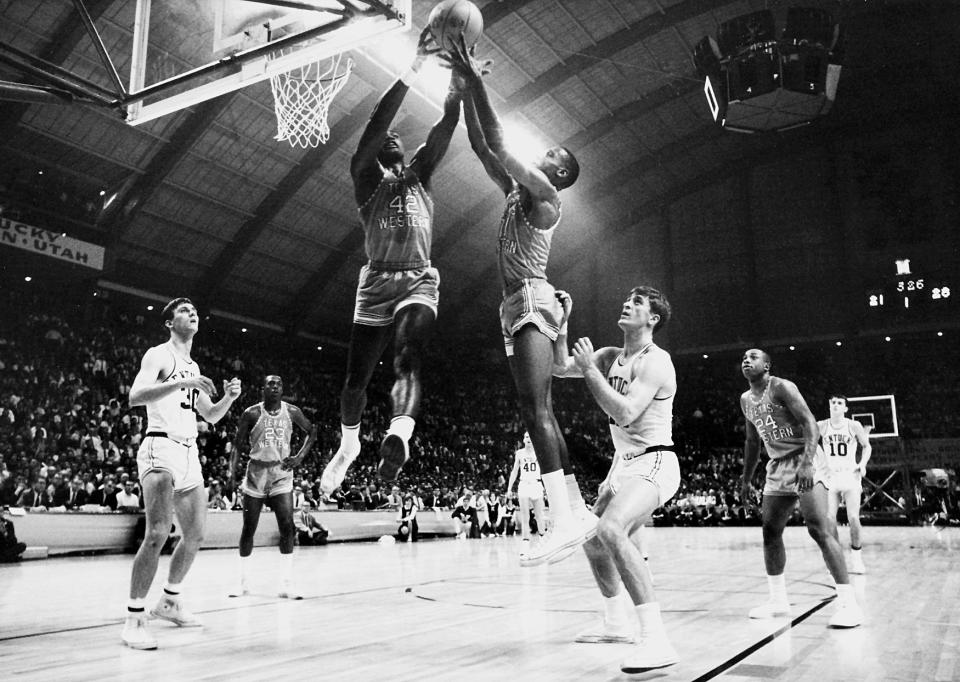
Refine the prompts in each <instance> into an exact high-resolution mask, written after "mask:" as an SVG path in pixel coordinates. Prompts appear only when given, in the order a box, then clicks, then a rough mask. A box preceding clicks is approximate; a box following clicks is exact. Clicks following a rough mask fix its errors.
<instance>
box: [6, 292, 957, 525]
mask: <svg viewBox="0 0 960 682" xmlns="http://www.w3.org/2000/svg"><path fill="white" fill-rule="evenodd" d="M0 297H2V300H0V315H2V316H3V319H4V320H5V321H6V324H4V326H3V327H2V328H0V505H11V506H13V505H19V506H25V507H28V508H34V509H36V508H41V507H42V508H66V509H74V508H90V507H89V506H86V507H85V505H94V506H95V507H106V508H108V509H111V510H114V509H121V510H122V509H129V510H135V509H137V508H138V507H141V506H142V500H140V499H139V489H138V485H137V481H136V452H137V448H138V446H139V444H140V440H141V438H142V437H143V432H144V430H145V423H144V422H145V413H144V411H143V409H142V408H133V409H131V408H130V407H129V406H128V404H127V395H128V393H129V390H130V384H131V382H132V380H133V378H134V376H135V375H136V372H137V370H138V367H139V361H140V358H141V357H142V355H143V352H144V351H145V350H146V349H147V348H148V347H149V346H151V345H156V344H158V343H161V342H163V341H164V340H165V339H166V333H165V329H164V328H163V327H162V325H161V324H160V321H159V315H158V313H157V312H156V311H154V312H152V313H149V314H148V313H147V312H146V311H143V310H142V309H140V310H139V311H134V309H132V308H128V307H124V306H123V305H120V304H119V303H115V302H112V301H109V300H103V297H100V298H93V299H91V300H88V301H86V302H84V303H82V304H76V303H74V304H70V305H67V304H62V305H57V303H56V302H54V301H51V300H50V299H49V297H46V298H45V297H44V296H43V295H41V294H36V295H35V297H34V298H33V299H31V298H30V297H29V296H25V295H24V294H23V292H16V293H15V292H7V293H4V294H0ZM148 315H149V316H148ZM14 320H16V322H15V323H14V322H13V321H14ZM217 324H218V321H216V320H204V321H203V322H202V325H201V333H200V335H199V336H198V337H197V343H196V345H195V346H194V350H193V355H194V358H195V359H196V360H197V362H198V363H199V364H200V366H201V368H202V370H203V372H204V374H205V375H206V376H209V377H211V378H213V379H214V383H215V384H218V383H219V381H220V380H221V379H226V378H230V377H232V376H237V377H239V378H240V379H241V380H242V381H243V385H244V392H243V395H242V396H241V398H240V400H239V402H238V405H239V406H242V407H246V406H247V405H250V404H252V403H254V402H257V401H258V400H259V399H260V395H259V387H260V385H261V382H262V379H263V377H264V376H265V375H266V374H268V373H270V374H280V375H281V376H282V377H283V379H284V385H285V390H286V395H285V396H284V399H285V400H287V401H289V402H292V403H294V404H296V405H298V406H299V407H300V408H301V409H302V410H303V411H304V413H305V414H306V415H307V416H308V418H310V419H311V420H312V421H314V422H315V423H316V424H317V425H318V427H319V428H318V440H317V444H316V446H315V448H314V451H313V452H312V453H311V455H310V456H309V457H308V458H307V459H306V460H305V461H304V463H303V464H302V466H300V467H299V468H298V469H297V470H296V472H295V496H296V497H297V499H296V501H295V504H296V506H295V508H298V509H299V508H300V507H301V505H302V504H303V501H304V500H306V503H307V504H308V505H310V507H311V508H317V507H320V506H322V504H323V503H322V501H321V499H320V498H321V495H320V491H319V477H320V473H321V472H322V470H323V466H324V465H325V464H326V462H327V461H328V460H329V459H330V457H331V456H332V455H333V453H334V452H335V450H336V447H337V445H338V441H339V434H340V429H339V424H338V417H337V415H338V401H339V390H340V382H341V381H342V371H343V362H342V358H340V357H337V356H336V354H323V353H319V352H318V351H317V350H316V347H315V346H308V345H305V344H304V345H303V347H293V344H291V342H290V341H289V340H286V339H285V340H284V342H283V343H278V342H277V340H276V339H273V338H271V337H269V336H265V335H264V336H260V337H254V336H253V335H247V336H244V335H242V334H240V333H239V332H236V331H233V330H228V329H226V328H225V327H224V325H223V323H222V322H220V323H219V324H220V325H221V326H220V327H218V326H217ZM465 356H467V358H469V356H471V354H470V353H466V354H465ZM470 362H471V361H470V360H469V359H466V358H465V357H456V358H452V357H449V356H447V355H445V354H440V353H439V352H437V353H435V354H434V355H431V356H430V357H429V358H428V359H427V364H428V366H429V368H430V369H429V371H428V372H424V375H425V376H424V397H423V404H422V410H421V415H420V417H419V419H418V423H417V429H416V431H415V434H414V437H413V440H412V443H411V445H412V447H411V452H412V454H413V459H412V460H411V461H410V462H409V463H408V464H407V466H406V467H405V468H404V470H403V472H402V474H401V477H400V480H399V481H398V483H397V485H396V486H394V487H392V489H390V490H386V489H380V488H379V487H378V484H379V481H378V479H377V476H376V459H377V456H378V455H377V452H378V447H377V446H378V444H379V442H380V439H381V438H382V437H383V429H384V428H385V426H386V425H387V424H388V422H389V390H390V384H391V381H392V375H391V373H390V372H389V369H390V367H389V363H385V364H384V367H382V368H380V369H378V372H377V373H376V374H375V376H374V379H373V381H372V382H371V385H370V389H369V391H370V395H369V401H368V407H367V409H366V410H365V412H364V415H363V421H362V428H361V434H362V435H361V438H362V442H363V444H364V447H363V450H362V453H361V455H360V457H359V458H358V459H357V461H356V462H355V463H354V464H353V465H352V467H351V469H350V471H349V473H348V478H347V480H346V481H345V482H344V486H343V488H342V490H340V491H338V492H337V493H336V494H335V495H334V496H333V499H332V500H331V501H330V502H331V503H335V504H336V505H337V507H339V508H346V509H389V510H399V509H400V508H401V506H402V501H403V495H405V494H409V495H411V496H413V497H414V499H415V500H417V502H418V504H422V505H424V508H437V509H446V510H452V509H454V508H455V507H456V506H457V502H458V500H462V498H463V497H464V491H465V489H469V490H473V491H482V490H487V491H489V492H488V495H490V496H491V499H495V500H497V504H498V505H501V506H502V508H503V510H504V513H503V514H502V516H499V518H502V519H506V518H507V517H508V516H510V514H507V513H506V510H507V508H508V506H509V505H511V504H512V499H511V498H510V497H509V495H506V494H507V493H508V492H509V491H507V490H506V483H507V478H508V476H509V472H510V470H511V467H512V464H513V456H514V452H515V450H516V449H517V448H518V447H519V446H520V442H521V439H522V434H523V426H522V423H521V421H520V417H519V413H518V411H517V407H516V401H515V396H514V392H513V387H512V384H511V383H510V380H509V372H508V369H507V367H506V362H505V361H504V360H503V359H502V358H501V359H500V360H499V362H500V363H501V364H502V367H501V366H490V365H489V364H484V365H482V366H481V363H480V362H479V361H475V362H476V363H477V366H472V365H471V364H470ZM675 362H676V364H677V370H678V379H679V387H678V394H677V398H676V402H675V441H676V443H677V449H678V454H679V456H680V461H681V471H682V473H683V480H682V483H681V487H680V491H679V492H678V494H677V496H676V497H675V498H674V500H672V501H671V502H670V503H669V504H668V505H667V506H666V507H665V508H664V509H661V510H658V512H657V515H656V519H655V520H656V522H657V523H662V524H676V525H729V524H743V523H754V522H756V521H757V519H756V511H755V509H754V508H753V507H752V505H750V504H746V505H745V504H743V502H742V501H741V500H740V499H739V489H740V484H739V476H740V471H741V448H742V443H743V435H744V434H743V422H742V417H741V415H740V412H739V407H738V401H737V399H738V396H739V395H740V393H741V392H742V391H743V390H744V388H745V386H746V384H745V382H744V380H743V377H742V376H741V375H740V373H739V355H738V354H735V353H729V354H728V355H727V357H716V358H710V359H708V358H700V357H699V356H697V357H690V356H680V357H676V358H675ZM775 363H776V367H775V370H774V371H775V372H777V373H782V374H783V375H784V376H786V377H788V378H791V379H793V380H794V381H795V382H796V383H797V384H798V386H799V387H800V389H801V391H802V393H803V394H804V395H805V396H806V398H807V401H808V403H809V404H810V406H811V408H812V409H813V411H814V413H815V414H816V415H817V416H818V417H820V418H823V417H825V416H826V409H825V407H826V398H827V395H828V392H829V391H832V390H841V391H842V392H844V393H847V394H860V395H863V394H878V393H879V394H886V393H893V394H896V396H897V400H898V409H899V413H900V428H901V433H902V434H903V435H904V436H906V437H909V438H916V437H956V436H958V435H960V424H958V422H957V417H956V415H957V414H958V412H960V398H958V396H957V392H956V390H955V386H956V383H957V379H958V378H960V377H958V376H957V374H958V372H960V369H958V368H960V346H958V345H957V344H955V343H950V342H948V341H946V340H943V339H940V338H939V337H934V336H933V335H930V338H928V339H916V340H915V341H912V342H909V343H906V342H904V343H900V344H882V343H879V342H873V343H870V342H866V341H864V342H861V343H860V344H858V345H857V346H856V347H855V348H848V347H844V348H843V350H842V351H840V350H839V349H838V350H837V351H830V350H817V351H808V352H797V353H788V352H786V351H784V352H783V353H782V354H778V355H776V356H775ZM918 367H922V368H923V371H922V372H920V371H918V370H917V369H916V368H918ZM554 405H555V411H556V414H557V418H558V421H559V423H560V425H561V428H562V429H563V431H564V435H565V438H566V440H567V443H568V448H569V450H570V454H571V459H572V461H573V462H574V463H575V470H576V474H577V477H578V480H579V481H580V483H581V487H582V488H583V492H584V496H585V498H587V500H588V502H589V501H591V500H592V499H593V498H594V496H595V494H596V489H597V486H598V484H599V483H600V481H601V480H602V479H603V478H604V477H605V475H606V472H607V469H608V467H609V456H610V452H611V448H610V443H609V432H608V427H607V418H606V416H605V415H604V414H603V413H602V412H601V411H600V410H599V409H598V408H597V407H596V405H595V403H594V401H593V399H592V397H591V396H590V395H589V393H588V391H587V390H586V388H585V387H584V385H583V382H579V381H557V382H555V389H554ZM240 412H241V410H240V409H234V410H232V411H231V413H230V414H228V415H227V417H225V418H224V419H223V420H222V421H221V422H220V423H218V424H217V425H215V426H209V425H207V424H205V423H203V422H201V424H200V429H201V430H200V434H199V436H198V446H199V451H200V458H201V463H202V465H203V471H204V475H205V477H206V483H207V488H208V496H209V500H210V505H211V507H212V508H214V509H224V510H229V509H237V508H239V506H240V500H239V499H238V498H239V496H238V495H237V492H236V490H235V489H234V488H233V487H232V486H230V485H229V482H228V481H226V479H225V477H226V474H227V471H228V462H229V457H230V454H231V451H232V447H233V444H232V438H233V436H234V433H235V430H236V422H237V418H238V417H239V414H240ZM294 445H295V447H296V443H295V444H294ZM760 477H762V467H760V472H758V479H759V478H760ZM756 483H757V484H759V483H760V480H758V481H756ZM501 497H502V502H501ZM481 525H483V524H481ZM491 532H493V533H497V532H498V531H497V530H496V529H494V530H493V531H491ZM504 532H505V529H504Z"/></svg>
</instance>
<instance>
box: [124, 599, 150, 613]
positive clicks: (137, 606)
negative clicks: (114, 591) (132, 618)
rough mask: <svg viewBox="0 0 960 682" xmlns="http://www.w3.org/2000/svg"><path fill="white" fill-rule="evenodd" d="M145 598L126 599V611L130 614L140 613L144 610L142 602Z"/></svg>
mask: <svg viewBox="0 0 960 682" xmlns="http://www.w3.org/2000/svg"><path fill="white" fill-rule="evenodd" d="M145 601H146V599H128V600H127V613H130V614H134V615H136V614H141V613H143V612H144V610H145V608H146V607H145V605H144V602H145Z"/></svg>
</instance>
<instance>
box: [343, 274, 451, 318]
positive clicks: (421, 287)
mask: <svg viewBox="0 0 960 682" xmlns="http://www.w3.org/2000/svg"><path fill="white" fill-rule="evenodd" d="M416 303H419V304H421V305H425V306H427V307H428V308H430V310H432V311H433V315H434V317H436V315H437V306H438V305H439V304H440V272H439V271H438V270H437V269H436V268H434V267H430V266H429V265H428V266H425V267H422V268H415V269H412V270H374V269H373V268H371V267H370V264H369V263H368V264H367V265H364V266H363V267H362V268H361V269H360V280H359V283H358V284H357V300H356V305H355V306H354V309H353V322H354V324H365V325H369V326H371V327H386V326H388V325H391V324H393V318H394V316H395V315H396V314H397V311H399V310H402V309H403V308H405V307H406V306H408V305H414V304H416Z"/></svg>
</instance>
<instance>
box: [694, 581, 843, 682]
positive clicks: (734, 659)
mask: <svg viewBox="0 0 960 682" xmlns="http://www.w3.org/2000/svg"><path fill="white" fill-rule="evenodd" d="M835 600H836V596H833V597H828V598H826V599H824V600H823V601H821V602H820V603H819V604H814V605H813V606H812V607H810V608H809V609H807V610H806V611H805V612H803V613H801V614H800V615H799V616H797V617H796V618H794V619H793V620H791V621H790V622H789V623H787V624H786V625H783V626H781V627H780V628H778V629H777V630H774V631H773V632H771V633H770V634H769V635H767V636H766V637H762V638H761V639H759V640H757V641H756V642H754V643H753V644H751V645H750V646H748V647H747V648H746V649H744V650H743V651H741V652H740V653H738V654H734V655H733V656H731V657H730V658H728V659H727V660H726V661H724V662H723V663H721V664H720V665H718V666H716V667H714V668H713V669H712V670H708V671H707V672H705V673H704V674H702V675H700V676H699V677H696V678H694V679H693V681H692V682H707V681H708V680H712V679H714V678H715V677H717V676H718V675H722V674H723V673H725V672H726V671H728V670H729V669H730V668H732V667H733V666H735V665H736V664H737V663H740V662H741V661H742V660H743V659H745V658H747V657H748V656H752V655H753V654H755V653H756V652H757V651H759V650H760V649H762V648H763V647H765V646H766V645H767V644H769V643H770V642H772V641H773V640H775V639H776V638H777V637H779V636H780V635H782V634H784V633H785V632H789V631H790V630H792V629H793V628H795V627H796V626H797V625H799V624H800V623H802V622H803V621H805V620H806V619H807V618H809V617H810V616H812V615H813V614H815V613H816V612H817V611H819V610H820V609H822V608H823V607H824V606H826V605H827V604H830V603H832V602H833V601H835Z"/></svg>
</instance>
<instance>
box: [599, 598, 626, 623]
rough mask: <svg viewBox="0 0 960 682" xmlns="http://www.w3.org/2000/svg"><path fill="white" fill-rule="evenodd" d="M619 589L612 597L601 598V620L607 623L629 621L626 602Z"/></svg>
mask: <svg viewBox="0 0 960 682" xmlns="http://www.w3.org/2000/svg"><path fill="white" fill-rule="evenodd" d="M623 595H624V593H623V591H622V590H621V591H620V592H617V594H615V595H614V596H612V597H604V598H603V620H604V622H606V623H607V624H608V625H613V626H619V625H627V624H628V623H629V622H630V618H629V612H628V611H627V602H626V600H625V599H624V596H623Z"/></svg>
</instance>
